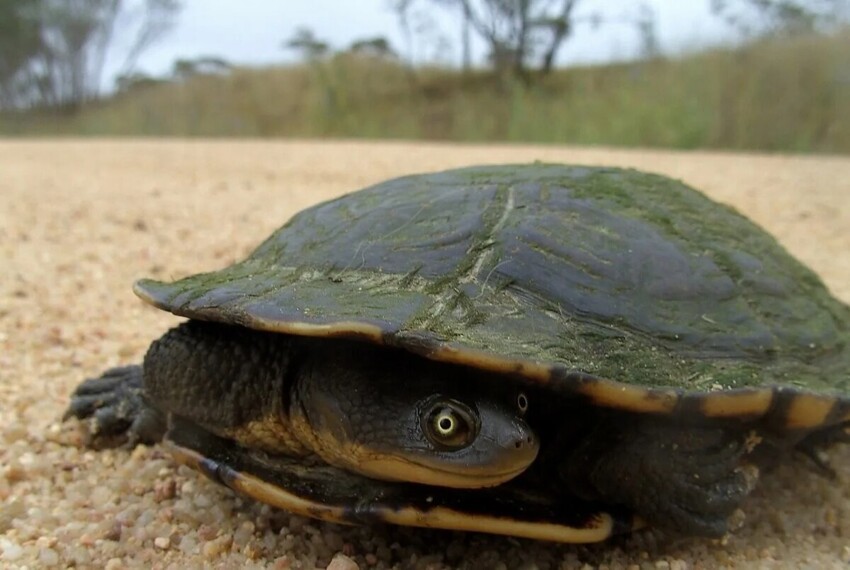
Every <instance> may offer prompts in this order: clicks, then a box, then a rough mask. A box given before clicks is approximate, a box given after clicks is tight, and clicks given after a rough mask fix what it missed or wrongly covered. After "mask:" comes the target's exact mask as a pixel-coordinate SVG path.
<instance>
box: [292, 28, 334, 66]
mask: <svg viewBox="0 0 850 570" xmlns="http://www.w3.org/2000/svg"><path fill="white" fill-rule="evenodd" d="M283 47H285V48H287V49H291V50H295V51H297V52H300V53H301V59H303V60H304V61H315V60H317V59H320V58H321V57H323V56H324V55H326V54H327V53H328V51H329V50H330V47H329V46H328V43H327V42H324V41H322V40H320V39H318V38H317V37H316V34H314V33H313V30H311V29H310V28H305V27H300V28H298V29H296V30H295V32H294V33H293V34H292V37H291V38H289V39H288V40H286V41H285V42H284V43H283Z"/></svg>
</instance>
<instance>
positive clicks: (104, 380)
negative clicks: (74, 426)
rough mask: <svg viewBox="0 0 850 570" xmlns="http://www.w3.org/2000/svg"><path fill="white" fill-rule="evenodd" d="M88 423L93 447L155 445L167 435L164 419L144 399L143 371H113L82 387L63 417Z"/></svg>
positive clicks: (123, 368)
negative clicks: (123, 444)
mask: <svg viewBox="0 0 850 570" xmlns="http://www.w3.org/2000/svg"><path fill="white" fill-rule="evenodd" d="M72 417H74V418H78V419H81V420H88V427H89V442H88V444H89V445H90V446H92V447H115V446H116V445H120V444H122V443H129V444H130V445H135V444H137V443H155V442H158V441H160V440H161V439H162V436H163V434H164V433H165V426H166V422H165V418H164V417H163V415H162V414H161V413H160V412H159V411H158V410H157V409H155V408H153V407H152V406H150V405H149V404H148V403H147V402H145V399H144V397H143V395H142V367H141V366H138V365H135V366H121V367H118V368H110V369H109V370H107V371H106V372H104V373H103V374H102V375H101V376H99V377H97V378H89V379H88V380H85V381H84V382H83V383H82V384H80V385H79V386H78V387H77V389H76V390H75V391H74V394H73V395H72V396H71V403H70V404H69V406H68V409H67V410H66V411H65V414H64V416H63V419H64V420H67V419H69V418H72Z"/></svg>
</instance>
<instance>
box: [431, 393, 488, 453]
mask: <svg viewBox="0 0 850 570" xmlns="http://www.w3.org/2000/svg"><path fill="white" fill-rule="evenodd" d="M423 419H424V420H425V421H424V422H423V423H424V424H425V425H424V427H425V433H426V434H428V439H430V440H431V442H432V443H434V444H436V445H438V446H441V447H447V448H450V449H460V448H462V447H465V446H467V445H469V444H470V443H471V442H472V440H473V438H474V437H475V433H474V431H475V422H474V421H473V419H472V411H471V410H470V409H469V408H468V407H467V406H465V405H464V404H461V403H460V402H457V401H455V400H447V401H441V402H437V403H436V404H434V405H433V406H431V408H430V409H429V411H428V413H427V414H425V417H424V418H423Z"/></svg>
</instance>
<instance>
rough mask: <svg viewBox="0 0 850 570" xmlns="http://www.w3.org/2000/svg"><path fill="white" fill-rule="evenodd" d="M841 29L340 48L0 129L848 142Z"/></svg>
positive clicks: (729, 143) (799, 147)
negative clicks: (580, 44) (515, 54)
mask: <svg viewBox="0 0 850 570" xmlns="http://www.w3.org/2000/svg"><path fill="white" fill-rule="evenodd" d="M848 53H850V30H845V31H844V32H842V33H840V34H836V35H833V36H830V37H810V38H798V39H794V40H785V41H774V42H762V43H758V44H754V45H749V46H747V47H745V48H740V49H736V50H733V49H718V50H713V51H708V52H702V53H698V54H693V55H689V56H682V57H678V58H668V59H658V60H653V61H646V62H637V63H631V64H618V65H609V66H598V67H585V68H573V69H566V70H559V71H557V72H555V73H554V74H552V75H551V76H550V77H547V78H545V79H544V80H541V81H537V82H535V83H533V84H532V85H530V86H528V85H524V84H522V83H519V82H510V81H508V82H504V81H503V82H499V81H497V80H496V79H494V78H493V77H492V76H491V75H489V74H487V73H485V72H473V73H470V74H466V75H464V74H462V73H460V72H458V71H453V70H440V69H420V70H417V71H416V72H415V73H411V72H410V71H409V70H407V69H405V68H404V67H403V66H401V65H399V64H398V63H395V62H392V61H385V60H376V59H369V58H364V57H362V56H359V57H358V56H352V55H339V56H336V57H334V58H331V59H328V60H324V61H320V62H316V63H314V64H305V65H301V66H294V67H275V68H266V69H236V70H234V71H233V72H231V73H230V74H227V75H224V76H196V77H194V78H192V79H189V80H185V81H182V82H173V83H165V84H160V85H154V86H149V87H144V88H137V89H135V90H133V91H131V92H129V93H124V94H122V95H120V96H117V97H115V98H113V99H109V100H105V101H102V102H100V103H98V104H97V105H93V106H90V107H88V108H85V109H83V110H82V111H81V112H79V113H77V114H75V115H71V116H56V115H45V114H28V115H25V116H18V117H13V116H8V115H7V116H5V117H2V116H0V133H5V134H7V135H13V134H24V135H33V134H36V135H38V134H68V135H150V136H189V137H206V136H225V137H270V136H274V137H353V138H404V139H426V140H455V141H512V142H516V141H524V142H544V143H570V144H605V145H622V146H659V147H671V148H687V149H690V148H727V149H759V150H769V151H795V152H827V153H850V58H848V57H847V54H848Z"/></svg>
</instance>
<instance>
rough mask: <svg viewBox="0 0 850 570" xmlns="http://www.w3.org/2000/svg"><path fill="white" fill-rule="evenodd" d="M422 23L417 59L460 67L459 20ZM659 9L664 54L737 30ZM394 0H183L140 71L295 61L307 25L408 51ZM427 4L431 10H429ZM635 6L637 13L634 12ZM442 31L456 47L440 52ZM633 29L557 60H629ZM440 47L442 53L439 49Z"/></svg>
mask: <svg viewBox="0 0 850 570" xmlns="http://www.w3.org/2000/svg"><path fill="white" fill-rule="evenodd" d="M418 3H419V5H420V6H422V12H421V14H420V18H419V20H424V21H426V22H427V21H428V20H430V21H431V22H432V26H431V27H432V28H436V30H432V32H431V33H430V34H428V35H426V36H423V37H421V38H420V39H419V40H418V41H416V42H415V43H414V45H413V46H412V47H413V52H414V59H415V60H418V61H423V60H428V61H436V62H439V63H448V64H454V65H459V63H460V57H461V54H460V41H459V36H460V19H459V18H458V17H457V16H455V15H454V14H452V13H451V12H448V11H446V10H442V9H440V8H438V7H434V6H433V4H434V3H433V2H427V1H425V0H419V2H418ZM645 3H646V4H648V5H650V6H651V7H652V9H653V10H654V11H655V14H656V18H657V31H658V38H659V43H660V45H661V48H662V51H663V52H665V53H674V52H678V51H682V50H688V49H693V48H696V47H699V46H705V45H710V44H715V43H719V42H721V41H724V40H728V39H731V38H732V37H733V34H732V31H731V30H730V29H729V28H728V26H726V25H725V24H724V23H723V22H722V21H721V20H720V19H719V18H717V17H714V16H712V15H711V13H710V12H709V0H645ZM390 4H391V2H390V0H240V1H239V2H234V1H233V0H183V10H182V11H181V13H180V14H179V16H178V20H177V24H176V26H175V27H174V29H173V30H172V31H171V32H170V33H169V35H168V36H166V37H165V38H164V39H163V40H162V41H161V42H160V43H159V44H157V45H155V46H154V47H153V48H151V49H149V51H147V52H146V53H145V54H144V55H143V56H142V57H141V58H140V60H139V64H138V68H139V70H140V71H144V72H146V73H149V74H152V75H165V74H167V73H168V72H169V71H170V70H171V66H172V64H173V62H174V60H175V59H177V58H194V57H203V56H216V57H221V58H223V59H225V60H226V61H228V62H230V63H233V64H242V65H256V66H262V65H271V64H279V63H286V62H293V61H295V60H296V58H297V54H295V53H294V52H293V51H292V50H287V49H284V48H282V45H283V43H284V42H285V40H286V39H287V38H289V37H291V36H292V34H293V32H294V31H295V30H296V29H297V28H298V27H301V26H306V27H308V28H310V29H311V30H313V32H314V33H315V34H316V36H317V37H318V38H319V39H322V40H324V41H327V42H328V43H330V45H331V46H332V47H335V48H345V47H347V46H348V45H350V44H351V42H352V41H354V40H356V39H362V38H367V37H374V36H385V37H387V38H388V39H389V40H390V42H391V45H392V46H394V48H395V49H396V50H397V51H398V52H400V53H401V54H402V55H403V56H405V57H409V55H410V54H409V50H408V49H407V46H406V44H405V42H404V36H403V35H402V33H401V28H400V26H399V23H398V19H397V17H396V15H395V14H394V13H393V12H392V10H391V9H390V8H389V6H390ZM638 4H639V2H637V0H582V2H581V3H580V4H579V7H578V9H577V11H576V14H589V13H590V12H592V11H599V12H601V13H602V14H603V15H605V16H608V17H615V18H616V17H621V16H624V15H628V14H632V15H634V14H635V11H634V10H635V7H636V6H637V5H638ZM426 8H427V9H426ZM629 10H631V12H629ZM440 35H442V36H443V37H445V39H446V40H448V42H449V43H450V44H451V49H449V50H448V51H447V50H445V49H442V50H439V49H436V48H435V46H436V45H439V42H436V41H434V40H435V39H436V38H438V37H439V36H440ZM639 45H640V44H639V38H638V35H637V33H636V32H635V30H634V29H633V28H632V27H629V26H626V25H623V24H614V25H609V26H601V27H599V28H597V29H595V30H594V29H591V28H590V26H588V25H584V26H582V27H580V28H578V29H577V31H576V33H575V34H574V35H573V36H572V37H571V38H570V39H569V41H568V42H566V43H565V45H564V47H563V48H562V50H561V53H560V57H559V59H558V63H559V64H561V65H564V64H570V63H596V62H604V61H611V60H622V59H628V58H629V57H630V56H634V54H635V53H637V50H638V48H639ZM435 52H436V53H435ZM473 52H474V55H475V59H476V60H478V61H479V62H481V61H482V60H483V55H484V53H485V51H484V48H483V45H482V44H481V43H480V42H479V43H478V44H477V45H475V46H474V49H473ZM119 59H120V57H119V56H117V55H116V56H115V57H113V58H112V59H111V61H110V62H108V67H107V75H110V74H111V73H114V71H115V69H117V68H118V66H119V65H120V61H119Z"/></svg>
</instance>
